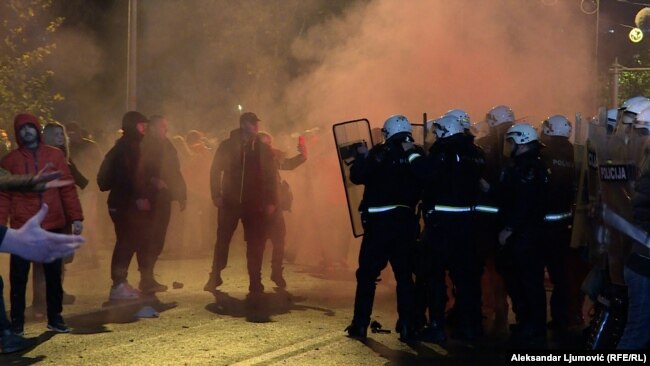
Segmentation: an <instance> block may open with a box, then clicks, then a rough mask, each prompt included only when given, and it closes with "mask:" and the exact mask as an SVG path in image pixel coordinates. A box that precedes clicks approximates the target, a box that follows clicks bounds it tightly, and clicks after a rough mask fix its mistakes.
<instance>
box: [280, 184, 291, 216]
mask: <svg viewBox="0 0 650 366" xmlns="http://www.w3.org/2000/svg"><path fill="white" fill-rule="evenodd" d="M292 203H293V193H292V192H291V186H289V183H287V181H286V180H282V181H281V182H280V192H279V194H278V206H279V209H280V210H281V211H291V204H292Z"/></svg>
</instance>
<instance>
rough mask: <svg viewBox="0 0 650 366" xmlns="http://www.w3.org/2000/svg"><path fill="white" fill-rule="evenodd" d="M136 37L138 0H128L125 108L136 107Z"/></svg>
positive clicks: (131, 109)
mask: <svg viewBox="0 0 650 366" xmlns="http://www.w3.org/2000/svg"><path fill="white" fill-rule="evenodd" d="M137 38H138V0H129V23H128V35H127V42H128V47H127V53H126V110H127V111H134V110H136V108H137V95H136V91H137V83H136V81H137V80H136V77H137V48H136V43H137Z"/></svg>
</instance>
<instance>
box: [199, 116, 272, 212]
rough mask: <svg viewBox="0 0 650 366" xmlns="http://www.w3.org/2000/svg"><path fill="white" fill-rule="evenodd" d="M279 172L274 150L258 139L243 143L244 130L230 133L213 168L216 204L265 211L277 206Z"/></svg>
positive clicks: (217, 155) (212, 176) (218, 151)
mask: <svg viewBox="0 0 650 366" xmlns="http://www.w3.org/2000/svg"><path fill="white" fill-rule="evenodd" d="M277 177H278V169H277V165H276V162H275V160H274V154H273V151H272V150H271V147H269V146H268V145H266V144H265V143H263V142H261V141H259V139H258V138H255V139H253V140H252V141H249V142H246V143H244V142H243V140H242V138H241V129H237V130H234V131H232V132H231V133H230V138H228V139H226V140H224V141H223V142H222V143H221V144H220V145H219V148H218V149H217V151H216V153H215V155H214V159H213V161H212V166H211V167H210V190H211V193H212V200H213V202H215V203H216V202H217V201H218V200H219V199H223V203H224V206H226V207H239V208H241V209H242V210H244V211H263V210H264V209H265V207H266V206H269V205H274V206H276V205H277V203H278V197H277V196H278V194H277Z"/></svg>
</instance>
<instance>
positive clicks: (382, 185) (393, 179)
mask: <svg viewBox="0 0 650 366" xmlns="http://www.w3.org/2000/svg"><path fill="white" fill-rule="evenodd" d="M407 139H409V140H410V141H413V139H412V137H410V134H408V133H399V134H396V135H394V136H392V137H391V138H390V139H388V140H387V141H386V142H384V143H383V144H380V145H377V146H375V147H373V148H372V149H371V150H370V151H369V153H368V155H367V156H366V157H363V156H358V157H357V158H356V159H355V161H354V163H353V165H352V167H351V169H350V180H351V181H352V182H353V183H354V184H363V185H365V189H364V193H363V200H362V202H361V205H360V207H359V209H360V211H361V216H362V222H363V227H364V235H363V240H362V242H361V251H360V253H359V269H358V270H357V272H356V277H357V289H356V294H355V300H354V318H353V320H352V324H351V325H350V327H348V333H349V334H350V335H351V336H359V337H365V334H366V330H367V327H368V325H369V323H370V315H371V313H372V305H373V301H374V297H375V288H376V282H377V279H378V278H379V274H380V272H381V271H382V270H383V269H384V268H385V267H386V265H387V264H388V262H389V261H390V264H391V266H392V268H393V272H394V274H395V280H396V282H397V312H398V314H399V318H400V329H398V331H399V332H400V333H401V337H402V339H404V338H408V337H409V336H410V334H408V333H409V332H410V330H411V326H412V319H411V318H412V313H413V278H412V268H411V264H410V261H411V253H412V251H413V246H414V244H415V239H416V236H417V219H416V216H415V207H416V205H417V203H418V201H419V199H420V192H421V188H420V184H419V182H418V180H417V178H416V177H415V175H414V174H413V173H412V172H411V170H410V167H409V165H408V161H407V160H406V154H405V152H404V151H403V148H402V146H401V144H402V142H404V141H406V140H407Z"/></svg>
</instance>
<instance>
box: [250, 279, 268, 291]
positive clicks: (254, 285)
mask: <svg viewBox="0 0 650 366" xmlns="http://www.w3.org/2000/svg"><path fill="white" fill-rule="evenodd" d="M248 292H251V293H262V292H264V285H262V282H257V281H255V282H251V284H250V285H248Z"/></svg>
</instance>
